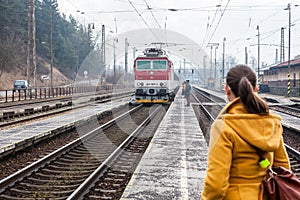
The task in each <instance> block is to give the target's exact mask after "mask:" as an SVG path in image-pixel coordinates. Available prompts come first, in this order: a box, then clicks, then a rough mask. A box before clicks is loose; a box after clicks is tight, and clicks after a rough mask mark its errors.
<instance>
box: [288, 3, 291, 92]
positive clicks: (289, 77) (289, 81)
mask: <svg viewBox="0 0 300 200" xmlns="http://www.w3.org/2000/svg"><path fill="white" fill-rule="evenodd" d="M288 10H289V49H288V68H289V70H288V91H287V96H288V97H290V89H291V4H288Z"/></svg>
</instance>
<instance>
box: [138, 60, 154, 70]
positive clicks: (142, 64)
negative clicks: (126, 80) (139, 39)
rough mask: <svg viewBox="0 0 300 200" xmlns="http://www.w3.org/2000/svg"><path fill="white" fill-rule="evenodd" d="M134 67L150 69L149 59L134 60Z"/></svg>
mask: <svg viewBox="0 0 300 200" xmlns="http://www.w3.org/2000/svg"><path fill="white" fill-rule="evenodd" d="M136 69H137V70H150V69H151V61H150V60H138V61H136Z"/></svg>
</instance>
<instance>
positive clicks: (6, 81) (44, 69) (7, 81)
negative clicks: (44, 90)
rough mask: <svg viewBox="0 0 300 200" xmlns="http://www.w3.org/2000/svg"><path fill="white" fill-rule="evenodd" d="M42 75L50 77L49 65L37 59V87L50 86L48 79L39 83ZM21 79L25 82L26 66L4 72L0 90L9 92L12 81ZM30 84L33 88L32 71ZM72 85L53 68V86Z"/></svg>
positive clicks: (0, 81)
mask: <svg viewBox="0 0 300 200" xmlns="http://www.w3.org/2000/svg"><path fill="white" fill-rule="evenodd" d="M42 75H50V64H49V63H47V62H45V61H43V60H42V59H40V58H38V64H37V79H36V86H37V87H47V86H50V79H49V80H44V81H43V82H42V81H41V76H42ZM17 79H21V80H26V79H27V77H26V65H20V66H18V67H16V68H12V69H11V71H9V72H6V71H4V72H3V74H2V76H1V78H0V90H10V89H12V88H13V82H14V80H17ZM29 81H30V84H31V85H32V86H33V84H34V79H33V70H31V76H30V80H29ZM70 83H72V80H70V79H68V78H67V77H66V76H65V75H64V74H62V73H61V72H60V71H59V70H57V69H56V68H55V67H53V86H54V87H56V86H61V85H66V84H70Z"/></svg>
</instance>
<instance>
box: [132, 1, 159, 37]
mask: <svg viewBox="0 0 300 200" xmlns="http://www.w3.org/2000/svg"><path fill="white" fill-rule="evenodd" d="M128 2H129V3H130V5H131V6H132V8H133V9H134V10H135V12H136V13H137V14H138V16H139V17H140V18H141V19H142V21H143V22H144V24H145V25H146V26H147V28H148V29H149V30H150V31H151V33H152V34H153V36H154V37H155V38H156V39H157V40H158V41H160V39H159V38H158V37H157V36H156V34H155V33H154V32H153V30H152V29H151V28H150V26H149V25H148V23H147V22H146V20H145V19H144V18H143V16H142V14H141V13H140V12H139V11H138V10H137V9H136V7H135V6H134V5H133V3H132V2H131V1H130V0H128Z"/></svg>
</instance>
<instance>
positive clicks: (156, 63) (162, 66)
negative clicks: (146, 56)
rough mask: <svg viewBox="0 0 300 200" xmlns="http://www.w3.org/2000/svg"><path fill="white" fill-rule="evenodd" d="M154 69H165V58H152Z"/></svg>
mask: <svg viewBox="0 0 300 200" xmlns="http://www.w3.org/2000/svg"><path fill="white" fill-rule="evenodd" d="M152 69H154V70H166V69H167V61H166V60H153V67H152Z"/></svg>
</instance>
